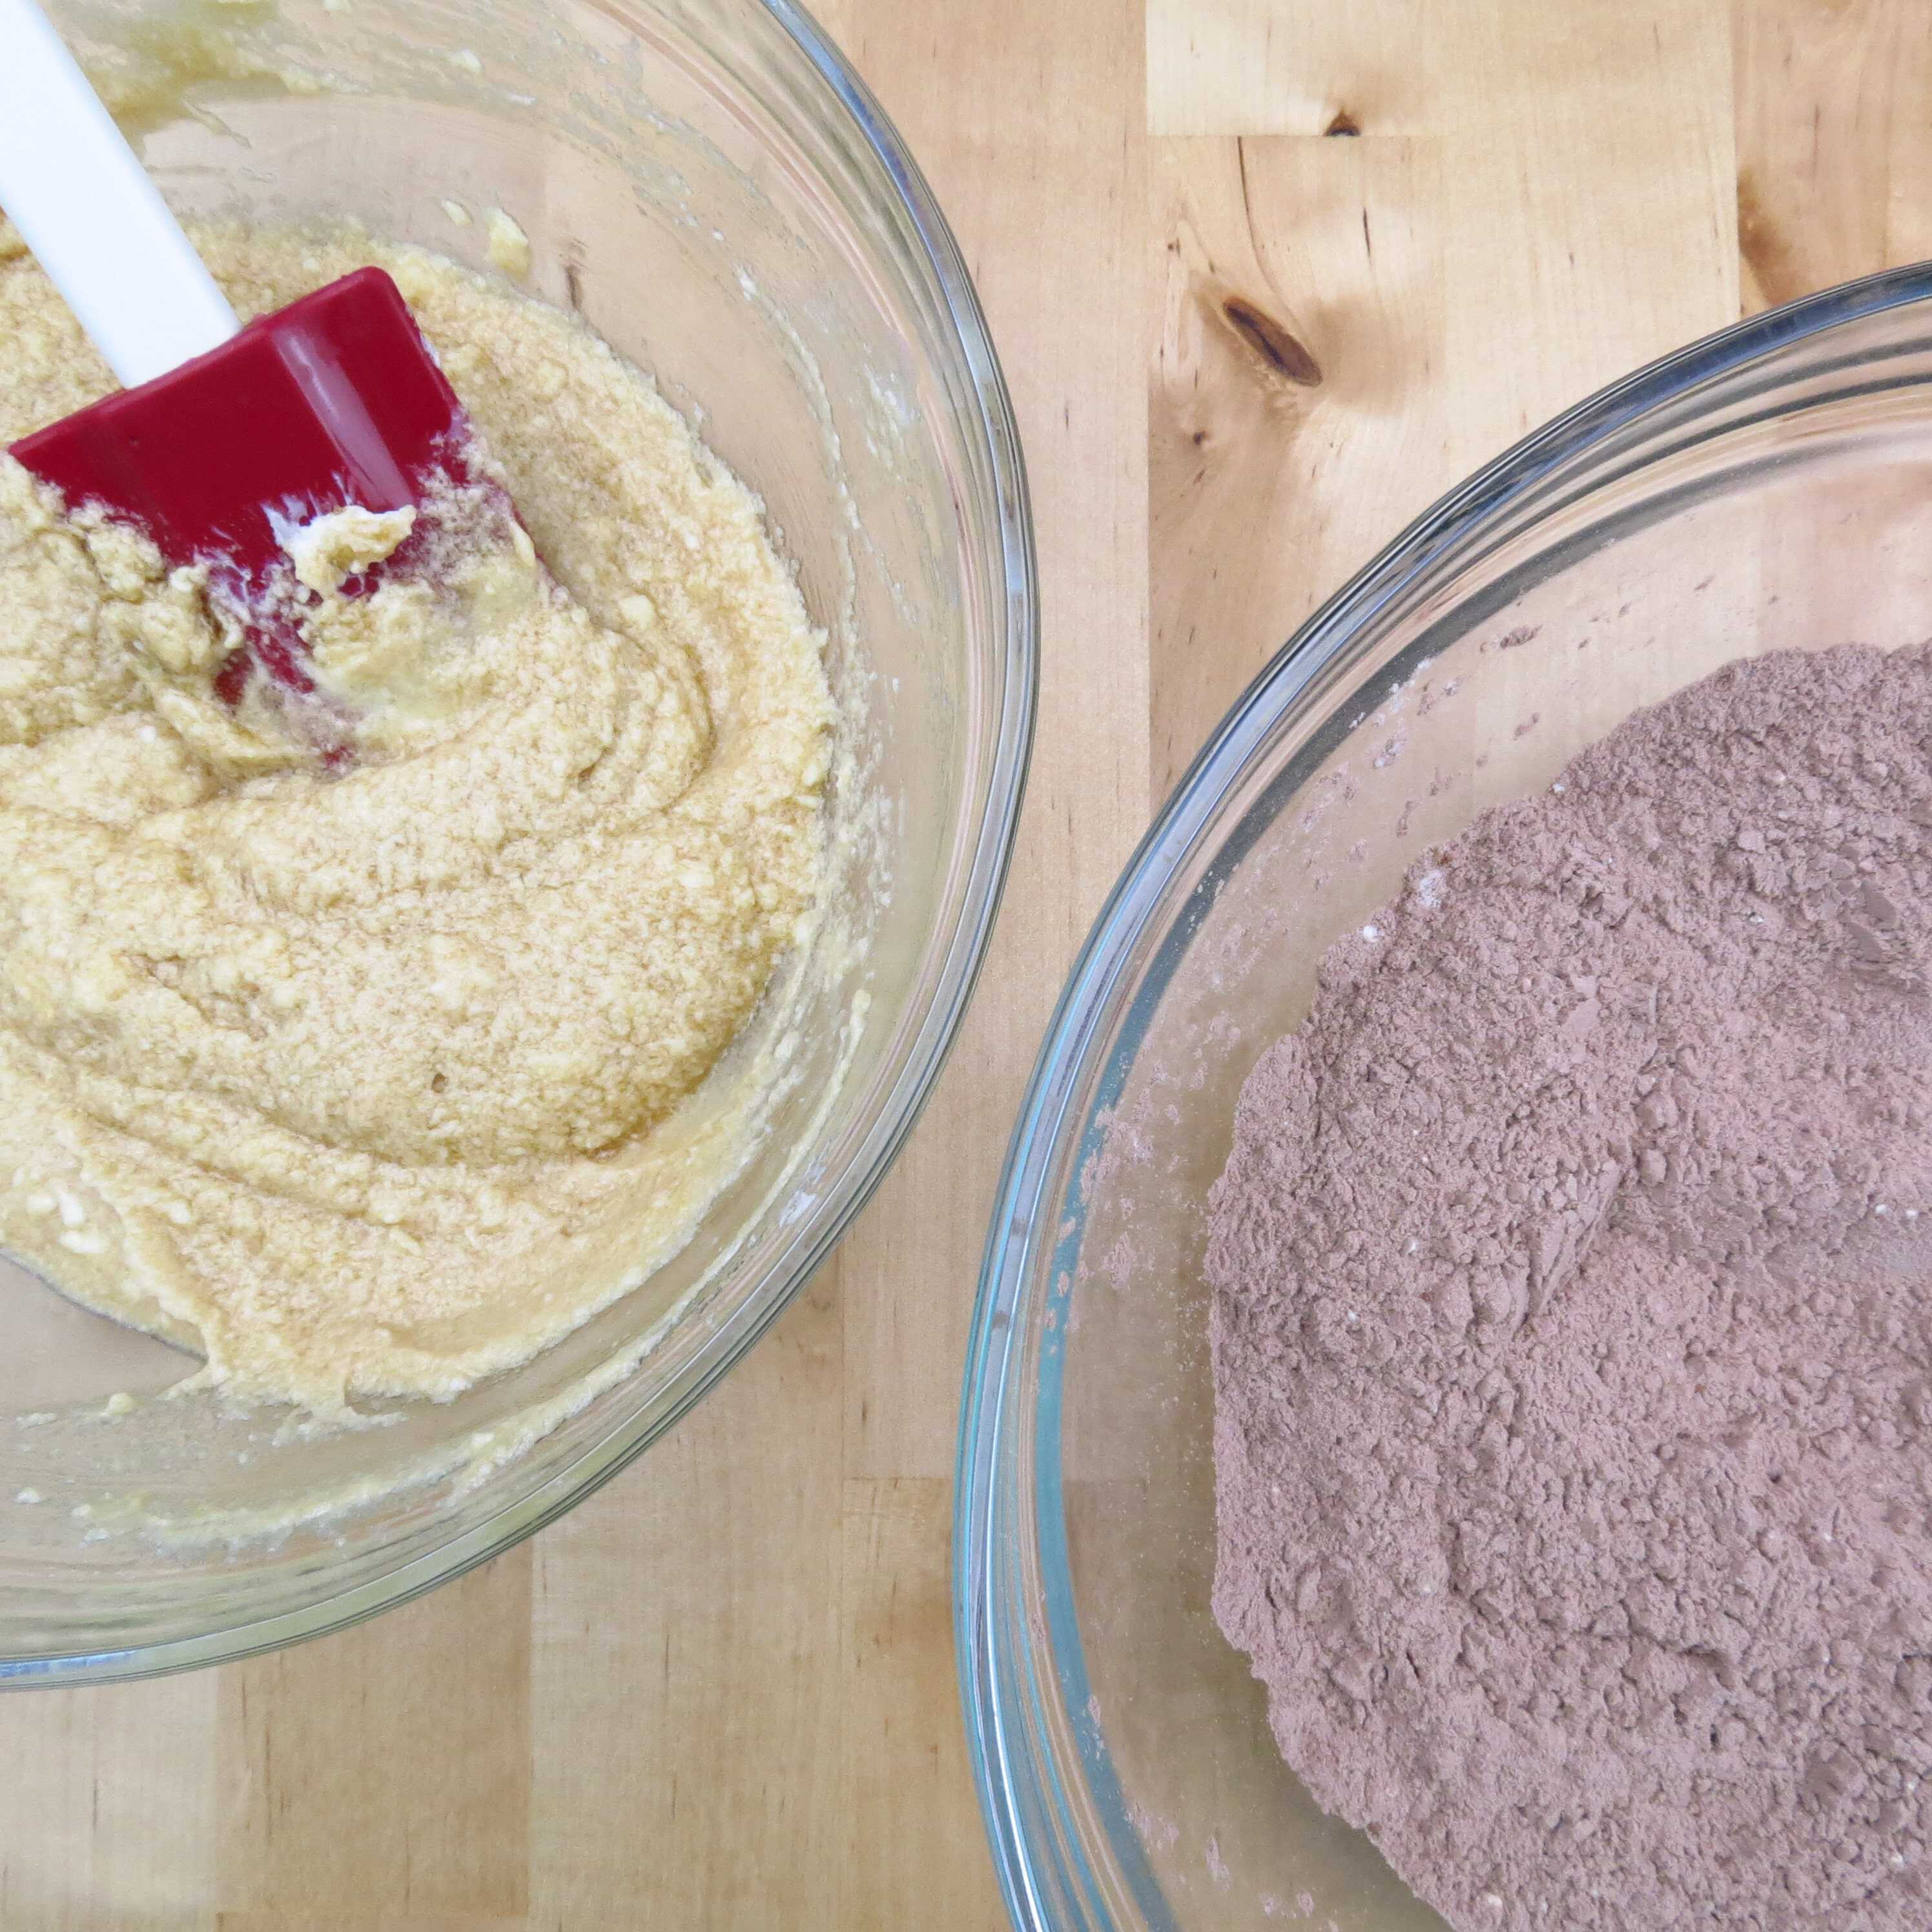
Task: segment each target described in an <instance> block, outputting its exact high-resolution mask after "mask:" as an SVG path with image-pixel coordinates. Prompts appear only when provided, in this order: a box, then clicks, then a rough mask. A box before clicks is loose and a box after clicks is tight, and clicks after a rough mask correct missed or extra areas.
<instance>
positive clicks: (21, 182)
mask: <svg viewBox="0 0 1932 1932" xmlns="http://www.w3.org/2000/svg"><path fill="white" fill-rule="evenodd" d="M0 208H5V211H6V212H7V214H8V215H9V217H11V219H12V220H13V223H14V225H15V226H16V227H17V228H18V229H20V233H21V236H22V238H23V239H24V240H25V241H26V244H27V245H28V248H31V250H32V251H33V252H34V256H35V257H36V258H37V260H38V261H39V263H40V266H41V267H42V268H43V269H45V270H46V273H47V275H48V276H49V278H50V279H51V280H52V282H53V284H54V285H55V287H56V288H58V290H60V292H61V294H62V296H63V297H64V298H65V300H66V302H67V303H68V306H69V307H70V308H71V309H72V310H73V311H74V314H75V315H76V317H77V318H78V319H79V320H80V324H81V326H82V327H83V328H84V329H86V332H87V333H88V335H89V336H90V337H91V338H92V339H93V341H94V342H95V346H96V347H98V348H99V350H101V353H102V354H103V356H105V357H106V359H107V363H108V365H109V367H110V368H112V369H113V371H114V373H115V375H116V376H118V377H119V378H120V380H121V382H122V383H124V385H125V388H124V389H123V390H122V391H121V393H119V394H118V395H113V396H110V397H107V398H105V399H104V401H101V402H98V403H95V404H92V406H91V407H89V408H86V409H84V410H78V411H77V412H76V413H74V415H73V416H68V417H66V418H65V419H63V420H62V421H61V422H56V423H52V424H49V425H48V426H47V427H46V428H44V429H40V430H37V431H34V434H32V435H31V436H28V437H23V438H22V439H21V440H20V441H19V442H18V443H15V444H13V446H12V452H13V455H14V456H16V457H17V458H19V460H20V462H21V463H23V464H24V465H25V466H26V468H27V469H29V470H31V472H33V473H34V475H36V476H38V477H40V478H43V480H44V481H46V482H49V483H51V484H53V485H54V486H55V487H57V488H58V489H59V490H61V491H62V493H64V495H65V496H66V498H67V499H68V503H69V505H70V506H72V507H79V506H80V505H84V504H89V503H97V504H99V505H103V506H104V508H105V509H106V510H107V512H108V513H109V514H110V515H112V516H113V517H117V518H122V519H124V520H127V521H128V522H130V523H136V524H138V525H139V526H140V527H141V528H142V529H144V530H145V531H146V532H147V533H148V535H150V536H151V538H153V540H154V543H155V544H156V545H157V547H158V548H159V549H160V551H161V553H162V554H163V556H165V557H166V559H168V561H169V562H170V563H174V564H196V563H199V564H205V565H208V566H209V567H210V569H211V572H212V573H213V574H214V579H215V580H216V581H217V583H220V585H221V586H222V587H223V589H224V590H225V591H226V592H228V593H229V595H230V596H231V598H233V601H234V602H235V604H236V605H237V607H239V608H241V609H243V610H248V609H249V608H250V607H251V602H252V601H253V600H254V598H255V597H256V595H257V593H258V592H260V591H261V590H262V589H263V587H264V586H265V585H266V582H267V580H268V577H269V573H270V572H271V571H272V568H274V567H275V565H277V564H278V562H281V560H282V559H283V552H282V550H281V546H280V544H278V541H277V530H278V523H279V524H280V525H281V527H282V528H284V529H286V528H287V526H288V525H290V524H299V523H306V522H307V521H308V520H310V519H311V518H313V517H316V516H318V515H321V514H326V513H327V512H329V511H333V510H338V509H341V508H344V507H345V506H346V505H350V504H352V503H355V504H360V505H362V506H363V507H364V508H367V509H371V510H376V511H388V510H399V509H404V508H409V507H411V506H413V505H418V504H419V503H420V502H421V501H422V496H423V493H424V490H425V487H426V484H427V482H428V478H429V477H430V476H431V474H432V473H433V472H434V471H436V470H437V469H439V468H440V469H443V470H445V471H446V472H455V473H456V475H458V480H460V475H461V460H462V449H463V444H464V443H465V441H466V430H467V425H466V422H465V419H464V417H463V410H462V407H461V405H460V404H459V403H458V401H457V399H456V395H455V392H454V391H453V390H452V389H451V388H450V386H449V383H448V382H447V381H446V380H445V378H444V377H443V372H442V371H441V370H440V369H439V368H437V365H436V361H435V359H434V356H432V355H431V353H430V350H429V347H428V344H427V343H425V341H424V340H423V338H422V332H421V331H419V329H417V327H416V323H415V321H414V320H413V318H412V317H411V316H410V312H409V309H408V307H407V305H406V304H405V303H404V300H403V298H402V296H401V292H400V291H399V290H398V289H397V287H396V285H395V283H394V282H393V281H391V280H390V278H389V276H388V275H386V274H384V273H383V271H382V270H381V269H359V270H358V271H357V272H356V273H355V274H353V275H345V276H344V277H343V278H342V279H341V281H336V282H332V283H331V284H329V286H328V287H326V288H323V289H319V290H317V291H316V293H314V294H313V295H310V296H304V297H303V298H302V300H300V301H299V302H292V303H290V305H289V306H288V307H287V308H285V309H283V310H281V311H279V312H278V313H277V314H274V315H270V316H264V317H262V318H261V319H260V320H259V321H256V322H252V323H249V324H248V326H247V327H246V328H242V326H240V325H239V323H237V321H236V317H235V314H234V311H233V310H232V309H231V308H229V305H228V303H227V301H226V298H225V297H224V296H223V295H222V293H221V292H220V290H219V289H218V288H217V287H215V284H214V280H213V278H211V276H210V275H209V274H208V271H207V269H206V268H205V266H203V265H202V262H201V260H200V258H199V257H198V256H197V255H196V254H195V252H194V249H193V246H192V245H191V244H190V242H189V241H188V239H187V236H185V235H184V234H183V233H181V228H180V226H179V224H178V223H177V222H176V221H175V218H174V217H173V215H172V214H170V213H169V211H168V208H167V205H166V203H165V202H163V200H162V199H161V197H160V194H159V193H157V191H156V190H155V188H154V184H153V183H152V182H151V181H150V180H149V179H148V176H147V175H146V172H145V171H144V169H142V166H141V164H140V163H139V160H137V159H136V157H135V155H134V154H133V150H132V149H131V148H129V147H128V145H127V142H125V141H124V139H122V138H121V133H120V130H118V128H117V127H115V124H114V123H113V120H112V118H110V116H109V115H108V113H107V110H106V109H104V107H102V106H101V103H100V101H98V99H97V98H95V94H94V91H93V89H92V88H91V87H90V86H89V84H88V82H87V80H86V76H85V75H83V74H82V72H81V71H80V68H79V67H78V66H77V65H76V63H75V62H74V58H73V56H72V55H71V54H70V53H69V52H68V50H67V48H66V47H65V46H64V45H63V44H62V41H61V39H60V37H59V36H58V34H56V33H55V31H54V30H53V28H52V26H49V23H48V22H47V20H46V17H44V16H43V14H42V13H40V10H39V8H38V7H37V6H36V5H34V0H0ZM246 631H247V634H248V637H249V639H250V643H249V646H248V653H247V655H248V658H249V659H250V660H251V661H249V662H247V663H244V664H239V665H237V664H233V663H231V664H230V665H229V667H226V669H225V670H224V673H223V686H224V695H226V696H227V697H229V698H230V699H231V700H232V699H233V698H236V697H239V695H240V694H241V691H242V689H243V688H245V685H246V683H247V681H248V677H249V676H252V675H255V674H259V673H266V674H268V675H269V676H272V677H273V678H274V679H275V680H276V681H277V682H278V683H281V684H282V685H286V686H287V687H289V688H291V689H293V690H295V691H306V690H308V689H309V688H311V680H310V679H309V678H308V673H307V672H306V671H305V669H304V668H303V664H302V657H303V651H302V641H301V638H300V637H299V634H298V633H297V632H296V630H295V628H294V627H293V625H290V623H289V622H287V620H286V619H276V618H274V617H272V616H269V614H268V613H267V612H266V610H261V611H259V612H251V615H250V616H249V618H248V621H247V623H246Z"/></svg>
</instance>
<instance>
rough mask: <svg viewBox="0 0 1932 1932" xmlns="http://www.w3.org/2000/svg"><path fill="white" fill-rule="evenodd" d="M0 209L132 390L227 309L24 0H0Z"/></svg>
mask: <svg viewBox="0 0 1932 1932" xmlns="http://www.w3.org/2000/svg"><path fill="white" fill-rule="evenodd" d="M0 208H4V209H5V211H6V212H7V214H8V216H9V217H10V218H11V219H12V221H13V226H15V227H16V228H17V229H19V230H20V235H21V239H23V241H25V242H26V245H27V246H28V248H31V250H32V251H34V257H35V258H36V259H37V260H38V262H39V263H40V266H41V267H42V268H43V269H45V270H46V272H47V275H48V278H49V280H51V281H52V283H53V285H54V287H55V288H57V289H58V290H60V292H61V294H62V296H63V297H64V298H65V300H66V302H67V305H68V308H71V309H72V310H73V311H74V314H75V315H76V316H77V317H78V318H79V320H80V326H81V327H82V328H83V329H86V331H87V332H88V334H89V335H90V336H92V338H93V339H94V343H95V347H97V348H98V350H100V351H101V354H102V355H104V356H106V357H107V364H108V367H109V368H111V369H112V370H113V371H114V373H115V375H117V376H118V377H120V379H121V381H122V383H124V384H126V385H127V386H128V387H129V388H130V389H131V388H132V387H133V385H134V384H135V383H145V382H146V381H147V380H148V379H149V377H154V376H161V375H165V374H166V373H167V371H169V370H170V369H172V368H178V366H179V365H181V363H184V362H187V359H189V358H190V356H199V355H201V354H202V353H203V352H204V351H205V350H210V349H214V348H217V347H219V346H220V344H223V343H224V342H226V341H227V340H228V338H229V337H230V336H231V335H233V334H234V333H235V331H236V327H237V326H238V325H237V324H236V320H235V311H233V309H232V308H229V306H228V302H227V299H226V297H225V296H223V294H222V293H221V291H220V290H219V289H218V288H217V287H215V285H214V277H213V276H211V275H209V273H208V270H207V269H205V267H204V266H202V260H201V257H199V255H197V254H196V253H195V252H194V249H193V246H192V245H190V242H189V241H188V239H187V236H185V235H184V234H183V233H181V225H180V223H178V222H177V221H176V220H175V218H174V217H173V215H172V214H170V213H169V211H168V207H167V204H166V202H164V201H163V200H162V199H161V197H160V194H159V193H157V190H156V189H155V187H154V183H153V182H152V181H150V180H149V179H148V175H147V171H146V169H144V168H143V167H142V166H141V163H140V162H139V160H137V159H136V157H135V154H134V151H133V149H132V148H130V147H129V146H128V145H127V142H125V141H124V139H122V138H121V130H120V129H119V128H118V127H115V124H114V122H113V118H112V117H111V116H110V115H109V113H108V112H107V109H106V108H104V107H102V106H101V103H100V101H99V100H98V98H96V97H95V92H94V89H92V87H90V86H89V85H88V82H87V77H86V75H85V74H83V73H82V72H81V71H80V67H79V66H78V65H77V63H76V62H75V60H74V56H73V55H71V53H69V52H68V50H67V48H66V46H65V44H64V43H63V42H62V40H61V37H60V36H59V34H57V33H55V31H54V30H53V28H52V26H50V25H49V23H48V20H47V18H46V15H45V14H43V13H42V12H41V11H40V8H39V7H37V6H36V5H34V0H0Z"/></svg>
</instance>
